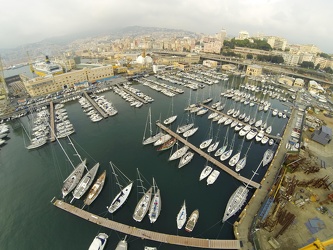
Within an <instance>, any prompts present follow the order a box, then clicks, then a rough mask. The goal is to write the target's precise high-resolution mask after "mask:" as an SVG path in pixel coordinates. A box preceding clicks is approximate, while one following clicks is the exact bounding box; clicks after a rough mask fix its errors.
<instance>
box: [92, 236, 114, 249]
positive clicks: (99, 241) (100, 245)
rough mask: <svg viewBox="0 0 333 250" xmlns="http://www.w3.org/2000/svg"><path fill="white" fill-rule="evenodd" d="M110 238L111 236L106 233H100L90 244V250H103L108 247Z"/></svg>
mask: <svg viewBox="0 0 333 250" xmlns="http://www.w3.org/2000/svg"><path fill="white" fill-rule="evenodd" d="M108 237H109V236H108V235H107V234H105V233H99V234H98V235H97V236H96V237H95V238H94V240H93V242H92V243H91V244H90V246H89V249H88V250H103V249H104V247H105V245H106V242H107V239H108Z"/></svg>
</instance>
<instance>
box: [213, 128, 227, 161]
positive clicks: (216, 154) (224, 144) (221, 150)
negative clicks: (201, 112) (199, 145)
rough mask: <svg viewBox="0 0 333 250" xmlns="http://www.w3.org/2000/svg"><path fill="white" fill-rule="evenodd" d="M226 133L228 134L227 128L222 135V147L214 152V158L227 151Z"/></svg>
mask: <svg viewBox="0 0 333 250" xmlns="http://www.w3.org/2000/svg"><path fill="white" fill-rule="evenodd" d="M228 132H229V127H228V128H227V132H226V133H225V135H224V140H223V146H222V147H221V148H219V149H218V150H217V151H216V152H215V154H214V156H216V157H217V156H221V155H222V154H223V153H224V151H225V150H226V149H227V147H228Z"/></svg>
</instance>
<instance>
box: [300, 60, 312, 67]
mask: <svg viewBox="0 0 333 250" xmlns="http://www.w3.org/2000/svg"><path fill="white" fill-rule="evenodd" d="M301 67H302V68H308V69H313V68H314V63H313V62H305V61H304V62H302V63H301Z"/></svg>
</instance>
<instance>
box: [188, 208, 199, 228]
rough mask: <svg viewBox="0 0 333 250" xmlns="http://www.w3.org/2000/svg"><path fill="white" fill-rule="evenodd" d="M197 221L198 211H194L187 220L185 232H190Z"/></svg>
mask: <svg viewBox="0 0 333 250" xmlns="http://www.w3.org/2000/svg"><path fill="white" fill-rule="evenodd" d="M198 219H199V210H198V209H196V210H194V211H193V212H192V214H191V215H190V217H189V218H188V221H187V223H186V226H185V230H186V231H187V232H192V231H193V229H194V227H195V225H196V224H197V221H198Z"/></svg>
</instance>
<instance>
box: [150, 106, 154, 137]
mask: <svg viewBox="0 0 333 250" xmlns="http://www.w3.org/2000/svg"><path fill="white" fill-rule="evenodd" d="M149 131H150V136H152V135H153V130H152V127H151V108H150V107H149Z"/></svg>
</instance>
